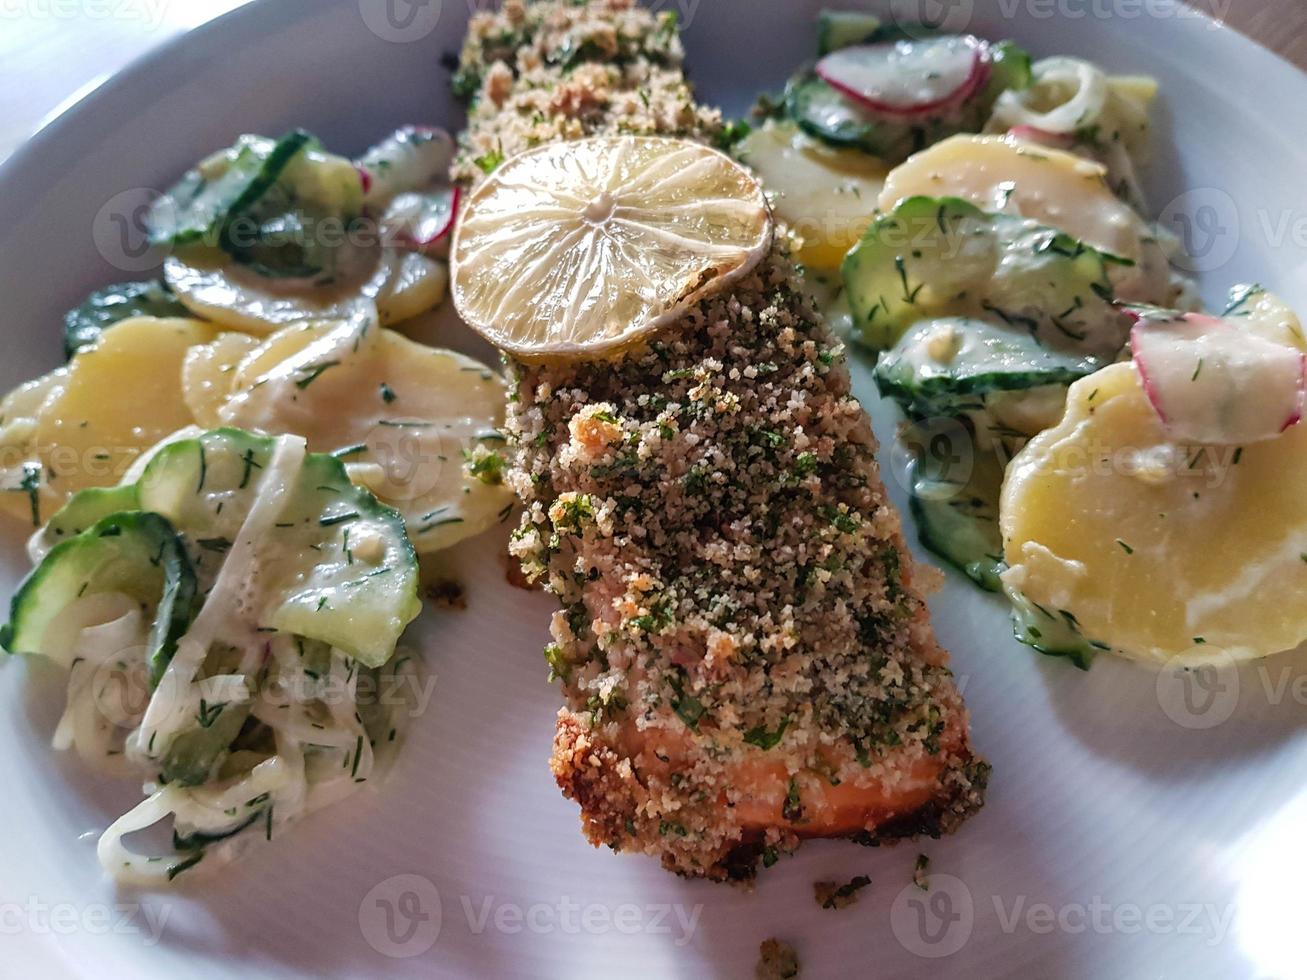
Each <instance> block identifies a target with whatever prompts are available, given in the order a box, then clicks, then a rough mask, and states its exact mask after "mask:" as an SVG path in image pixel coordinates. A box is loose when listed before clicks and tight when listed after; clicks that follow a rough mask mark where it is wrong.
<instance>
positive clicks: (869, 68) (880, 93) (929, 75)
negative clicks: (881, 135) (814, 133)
mask: <svg viewBox="0 0 1307 980" xmlns="http://www.w3.org/2000/svg"><path fill="white" fill-rule="evenodd" d="M817 74H818V76H820V77H821V79H822V80H823V81H825V82H826V84H828V85H830V86H831V87H832V88H835V89H838V90H839V91H841V92H843V93H844V94H845V95H847V96H849V97H850V98H851V99H853V100H855V101H856V102H858V103H859V104H861V105H863V106H865V107H866V108H868V109H871V110H872V111H873V112H879V113H883V114H886V115H893V116H919V115H924V114H926V113H932V112H938V111H940V110H944V109H951V108H953V107H955V106H958V105H961V104H962V103H963V102H965V101H966V100H967V99H969V98H971V97H972V96H973V95H975V94H976V92H977V91H979V89H980V88H981V86H983V85H984V84H985V80H986V79H987V78H988V77H989V54H988V49H987V48H986V46H985V43H984V42H983V41H981V40H979V39H978V38H975V37H972V36H971V35H970V34H965V35H953V36H949V37H937V38H927V39H925V40H920V41H906V40H905V41H893V42H885V43H881V44H859V45H854V46H853V47H848V48H841V49H839V50H838V51H832V52H831V53H830V54H828V55H827V56H826V57H824V58H822V59H821V61H819V62H817Z"/></svg>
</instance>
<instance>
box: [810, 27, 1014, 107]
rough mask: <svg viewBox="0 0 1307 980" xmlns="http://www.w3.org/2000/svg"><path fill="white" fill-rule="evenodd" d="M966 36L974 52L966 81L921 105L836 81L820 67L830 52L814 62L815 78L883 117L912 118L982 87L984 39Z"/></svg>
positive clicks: (985, 68)
mask: <svg viewBox="0 0 1307 980" xmlns="http://www.w3.org/2000/svg"><path fill="white" fill-rule="evenodd" d="M966 37H967V39H968V40H967V43H968V44H970V45H971V47H972V51H973V55H972V62H971V74H970V75H968V76H967V78H966V80H965V81H964V82H963V83H962V84H961V85H959V86H958V87H957V88H956V89H955V90H954V91H952V92H950V93H949V94H948V95H946V96H944V97H943V98H941V99H935V100H934V101H933V102H925V103H922V104H921V105H915V106H913V107H912V108H910V109H905V108H902V107H900V106H892V105H889V104H888V103H885V102H879V101H877V100H876V99H873V98H871V97H869V96H868V95H866V94H864V93H863V92H860V91H858V90H857V89H855V88H854V87H853V86H851V85H846V84H844V83H843V82H841V81H839V80H838V79H836V78H832V77H831V76H830V74H829V73H828V72H827V71H823V69H822V65H823V64H824V63H825V62H826V60H827V59H828V58H830V57H831V55H827V56H826V58H823V59H822V60H821V61H819V62H817V68H816V71H817V77H818V78H820V79H821V80H822V81H823V82H825V83H826V84H827V85H829V86H830V87H831V88H833V89H835V90H837V91H839V92H842V93H843V94H844V95H847V96H848V97H849V98H850V99H852V100H853V101H854V102H857V103H858V104H859V105H862V106H866V107H867V108H868V109H871V110H872V111H873V112H878V113H880V114H882V115H886V116H896V117H900V118H909V119H912V118H916V117H918V116H923V115H926V114H928V113H931V112H935V111H937V110H939V109H951V108H954V107H955V106H959V105H961V104H962V103H963V102H966V101H967V99H969V98H971V97H972V96H973V95H975V94H976V93H977V92H979V91H980V89H981V88H983V87H984V85H985V82H987V81H988V80H989V71H990V63H989V51H988V48H987V47H986V46H985V44H984V42H983V41H980V40H979V39H977V38H974V37H971V36H970V35H966ZM885 43H890V44H892V43H894V42H885ZM874 46H875V45H867V47H874ZM837 53H838V52H832V54H837Z"/></svg>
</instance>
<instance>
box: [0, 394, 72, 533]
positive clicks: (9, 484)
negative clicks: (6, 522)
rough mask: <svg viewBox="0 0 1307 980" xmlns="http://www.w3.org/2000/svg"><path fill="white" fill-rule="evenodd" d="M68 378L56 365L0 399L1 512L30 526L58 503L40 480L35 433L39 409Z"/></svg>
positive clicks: (43, 406) (55, 497) (54, 396)
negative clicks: (46, 372)
mask: <svg viewBox="0 0 1307 980" xmlns="http://www.w3.org/2000/svg"><path fill="white" fill-rule="evenodd" d="M67 380H68V369H67V368H57V369H56V370H54V371H51V372H50V373H49V374H47V375H44V376H43V377H40V378H37V379H36V380H35V381H29V382H27V383H26V384H24V385H19V386H18V387H17V388H15V389H14V390H13V391H11V392H9V394H7V395H6V396H5V397H4V399H3V400H0V512H3V513H6V514H10V515H12V516H14V517H16V518H18V519H20V520H24V521H31V522H32V524H33V525H37V524H40V523H41V518H42V517H43V516H48V515H49V514H51V513H53V512H54V510H55V508H56V507H58V505H59V503H60V502H61V501H60V500H59V499H58V497H57V495H56V494H55V493H54V491H53V489H52V488H51V487H50V486H49V485H48V484H47V483H46V482H45V481H44V480H43V479H41V476H42V469H41V461H40V460H39V459H38V458H37V452H36V432H37V426H38V419H39V418H40V417H41V412H42V411H43V410H44V408H45V406H46V404H47V403H48V402H50V401H51V400H52V399H55V398H57V397H59V395H60V394H61V393H62V392H63V389H64V385H65V384H67Z"/></svg>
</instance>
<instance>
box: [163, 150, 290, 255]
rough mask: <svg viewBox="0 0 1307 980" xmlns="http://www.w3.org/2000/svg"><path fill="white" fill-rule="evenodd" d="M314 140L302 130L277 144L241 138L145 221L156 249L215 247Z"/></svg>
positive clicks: (185, 181) (181, 182) (170, 194)
mask: <svg viewBox="0 0 1307 980" xmlns="http://www.w3.org/2000/svg"><path fill="white" fill-rule="evenodd" d="M312 140H313V137H312V136H310V135H309V134H308V133H305V132H303V131H300V130H296V131H295V132H292V133H289V134H287V135H286V136H284V137H282V138H281V139H280V140H277V141H275V142H274V141H273V140H270V139H267V138H266V137H263V136H242V137H241V138H240V140H239V141H237V143H236V145H235V146H233V147H231V148H230V149H229V150H226V151H224V152H223V153H222V154H220V155H218V156H216V157H211V158H210V159H209V160H207V161H205V162H204V163H203V164H201V165H200V166H199V167H196V168H195V169H194V170H191V171H189V172H187V173H186V175H185V176H183V177H182V179H181V180H179V181H178V182H177V183H176V184H174V185H173V186H172V187H171V188H169V190H168V192H167V193H165V194H164V195H163V196H162V197H160V198H159V199H158V200H157V201H155V202H154V204H153V205H151V207H150V213H149V215H148V216H147V217H146V224H147V226H148V227H149V229H150V242H151V244H154V245H190V244H194V243H197V242H204V243H206V244H209V245H216V244H217V243H218V237H219V234H220V233H221V231H222V229H223V227H224V225H225V224H226V223H227V222H228V221H229V220H230V219H231V217H232V216H233V215H234V214H237V213H239V212H240V211H241V210H242V209H244V208H246V207H248V206H249V205H250V204H252V203H253V202H254V201H256V200H257V199H258V198H259V196H260V195H262V194H263V193H264V192H265V191H267V190H268V188H270V187H271V186H272V185H273V183H275V182H276V180H277V178H278V177H279V176H280V175H281V172H282V170H283V169H284V168H285V167H286V165H287V164H288V163H289V162H290V160H291V158H292V157H294V156H295V154H297V153H299V152H300V150H302V149H303V148H304V147H305V146H307V145H308V144H309V142H310V141H312Z"/></svg>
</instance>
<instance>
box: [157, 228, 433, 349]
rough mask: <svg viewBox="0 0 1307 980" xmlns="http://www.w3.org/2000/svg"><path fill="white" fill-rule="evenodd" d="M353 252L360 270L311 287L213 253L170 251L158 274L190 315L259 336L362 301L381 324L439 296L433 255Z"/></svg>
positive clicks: (340, 312)
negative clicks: (374, 311)
mask: <svg viewBox="0 0 1307 980" xmlns="http://www.w3.org/2000/svg"><path fill="white" fill-rule="evenodd" d="M358 257H359V260H360V262H359V268H358V269H355V270H351V271H348V272H346V273H343V274H342V281H341V282H340V284H338V285H332V286H317V287H312V288H308V287H305V285H304V284H303V283H302V282H298V281H295V280H278V279H269V278H267V277H264V276H260V275H258V274H257V273H254V272H251V271H250V270H248V269H244V268H241V267H240V266H238V265H235V264H234V263H232V262H230V261H229V260H228V259H227V257H226V256H225V255H223V254H222V253H221V252H217V251H213V252H208V253H205V252H199V251H191V252H188V253H187V254H186V256H185V257H184V258H183V257H181V256H172V257H171V258H169V259H168V260H167V261H166V262H165V263H164V266H163V272H164V278H165V279H166V280H167V282H168V285H169V287H171V289H172V291H173V292H174V293H175V294H176V295H177V298H178V299H179V300H180V301H181V302H182V304H183V305H184V306H185V307H186V308H187V309H188V310H190V311H191V312H192V313H194V314H195V315H196V316H201V317H204V318H205V319H206V320H212V321H213V322H214V323H218V324H221V325H222V326H224V327H227V328H228V329H230V330H239V331H241V332H243V333H249V334H255V335H259V336H264V335H267V334H269V333H272V332H273V331H275V330H279V329H281V328H282V327H284V326H286V325H288V324H291V323H302V322H304V321H307V320H325V319H344V318H345V317H348V316H349V315H350V314H351V313H352V312H353V311H354V310H355V309H356V308H357V307H358V306H359V305H360V303H363V304H365V305H370V304H375V305H376V309H377V312H378V313H379V314H380V316H381V322H382V323H383V324H397V323H402V322H403V321H405V320H409V319H412V318H413V317H415V316H417V315H419V314H421V313H425V312H426V311H427V310H430V309H434V308H435V307H436V306H439V305H440V303H441V301H442V300H443V299H444V298H445V290H446V288H447V287H448V285H449V267H448V266H447V265H446V264H445V263H444V262H442V261H440V260H438V259H433V258H428V257H427V256H425V255H420V254H418V253H416V252H407V251H402V250H400V249H391V248H387V249H380V250H371V251H367V252H364V253H360V254H359V256H358Z"/></svg>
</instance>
